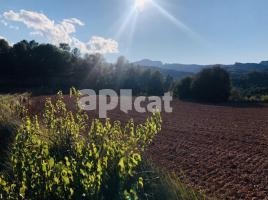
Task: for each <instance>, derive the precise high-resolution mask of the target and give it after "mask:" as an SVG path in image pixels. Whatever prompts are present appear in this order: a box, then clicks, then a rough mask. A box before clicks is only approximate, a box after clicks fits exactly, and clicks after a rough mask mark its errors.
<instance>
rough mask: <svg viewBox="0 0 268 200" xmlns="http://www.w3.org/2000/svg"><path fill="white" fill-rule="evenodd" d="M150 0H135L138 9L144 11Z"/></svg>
mask: <svg viewBox="0 0 268 200" xmlns="http://www.w3.org/2000/svg"><path fill="white" fill-rule="evenodd" d="M147 1H148V0H135V8H136V9H137V10H138V11H143V10H144V8H145V5H146V3H147Z"/></svg>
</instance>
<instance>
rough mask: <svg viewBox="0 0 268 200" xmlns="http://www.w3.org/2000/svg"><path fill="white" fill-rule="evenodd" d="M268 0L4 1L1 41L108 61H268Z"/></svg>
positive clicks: (195, 62) (228, 62)
mask: <svg viewBox="0 0 268 200" xmlns="http://www.w3.org/2000/svg"><path fill="white" fill-rule="evenodd" d="M267 7H268V1H266V0H255V1H252V0H236V1H233V0H225V1H215V0H202V1H198V0H169V1H165V0H124V1H123V0H109V1H107V0H90V1H82V0H78V1H75V2H74V1H70V2H68V3H66V1H64V0H58V1H52V0H48V1H39V2H38V3H37V2H36V0H24V1H23V2H22V1H19V0H10V1H6V0H4V1H1V8H0V38H6V39H7V40H8V41H9V42H10V43H16V42H18V41H20V40H23V39H27V40H36V41H37V42H40V43H42V42H49V43H52V44H56V45H57V44H59V43H69V44H70V45H71V46H72V47H77V48H79V49H80V50H81V52H83V53H102V54H104V55H105V58H107V60H108V61H114V60H116V58H117V57H118V56H120V55H124V56H126V57H127V59H129V60H130V61H137V60H141V59H144V58H148V59H151V60H160V61H162V62H163V63H184V64H215V63H220V64H233V63H235V62H242V63H245V62H255V63H258V62H260V61H263V60H268V45H267V44H268V37H267V35H268V26H267V21H268V12H267V10H266V8H267Z"/></svg>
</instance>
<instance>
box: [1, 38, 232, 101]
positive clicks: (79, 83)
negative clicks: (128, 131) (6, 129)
mask: <svg viewBox="0 0 268 200" xmlns="http://www.w3.org/2000/svg"><path fill="white" fill-rule="evenodd" d="M0 64H1V65H0V71H1V74H0V86H1V87H0V92H20V91H23V92H24V91H30V92H32V93H34V94H35V93H36V94H55V92H57V91H59V90H61V91H63V92H66V93H67V92H68V91H69V88H70V87H72V86H74V87H76V88H79V89H85V88H87V89H94V90H96V91H98V90H101V89H113V90H115V91H117V92H119V90H120V89H132V91H133V95H158V96H160V95H163V94H164V92H167V91H173V93H174V96H176V97H179V98H181V99H194V100H198V101H213V102H214V101H215V102H218V101H227V100H228V98H229V96H230V90H231V82H230V77H229V74H228V73H227V72H226V71H225V70H224V69H222V68H221V67H220V66H215V67H213V68H208V69H204V70H202V71H201V72H200V73H198V74H196V75H195V76H192V77H186V78H184V79H182V80H181V81H175V80H173V78H172V77H171V76H170V75H163V74H162V73H161V72H159V71H158V70H155V69H150V68H145V67H142V66H135V65H133V64H131V63H129V62H128V61H127V60H126V58H125V57H119V58H118V59H117V61H116V62H115V63H108V62H106V61H105V59H104V57H103V56H102V55H100V54H91V55H83V56H82V55H81V53H80V51H79V49H77V48H74V49H71V48H70V46H69V45H68V44H60V45H59V46H55V45H52V44H38V43H37V42H36V41H26V40H23V41H20V42H18V43H16V44H14V45H13V46H10V45H9V43H8V42H7V41H5V40H3V39H1V40H0Z"/></svg>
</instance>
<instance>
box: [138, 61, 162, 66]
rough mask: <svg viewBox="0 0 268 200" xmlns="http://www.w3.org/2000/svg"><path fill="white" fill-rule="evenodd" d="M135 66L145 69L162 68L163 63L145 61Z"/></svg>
mask: <svg viewBox="0 0 268 200" xmlns="http://www.w3.org/2000/svg"><path fill="white" fill-rule="evenodd" d="M133 64H135V65H140V66H145V67H162V66H163V63H162V62H161V61H152V60H149V59H143V60H140V61H137V62H134V63H133Z"/></svg>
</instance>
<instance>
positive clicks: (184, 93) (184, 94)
mask: <svg viewBox="0 0 268 200" xmlns="http://www.w3.org/2000/svg"><path fill="white" fill-rule="evenodd" d="M192 81H193V78H192V77H185V78H183V79H182V80H181V81H180V82H179V83H178V84H177V85H176V86H175V89H174V96H175V97H179V98H180V99H189V98H192V89H191V85H192Z"/></svg>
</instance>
